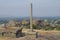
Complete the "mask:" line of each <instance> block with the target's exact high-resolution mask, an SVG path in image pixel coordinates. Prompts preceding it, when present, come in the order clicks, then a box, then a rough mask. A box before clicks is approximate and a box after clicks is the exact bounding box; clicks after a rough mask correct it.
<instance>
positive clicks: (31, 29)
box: [30, 3, 33, 32]
mask: <svg viewBox="0 0 60 40" xmlns="http://www.w3.org/2000/svg"><path fill="white" fill-rule="evenodd" d="M30 31H31V32H32V31H33V28H32V3H31V4H30Z"/></svg>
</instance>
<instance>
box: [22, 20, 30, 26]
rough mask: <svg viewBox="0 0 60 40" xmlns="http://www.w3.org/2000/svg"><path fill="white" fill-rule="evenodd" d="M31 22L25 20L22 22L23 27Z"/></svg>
mask: <svg viewBox="0 0 60 40" xmlns="http://www.w3.org/2000/svg"><path fill="white" fill-rule="evenodd" d="M29 23H30V22H29V21H28V20H26V19H24V20H23V21H22V25H27V24H29Z"/></svg>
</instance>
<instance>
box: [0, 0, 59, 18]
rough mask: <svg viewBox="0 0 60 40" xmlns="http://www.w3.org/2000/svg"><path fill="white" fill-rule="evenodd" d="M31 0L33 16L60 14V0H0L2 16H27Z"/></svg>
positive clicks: (0, 13) (0, 15) (0, 14)
mask: <svg viewBox="0 0 60 40" xmlns="http://www.w3.org/2000/svg"><path fill="white" fill-rule="evenodd" d="M30 2H32V4H33V16H36V17H46V16H60V0H0V17H27V16H29V11H30V10H29V9H30Z"/></svg>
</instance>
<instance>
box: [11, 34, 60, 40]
mask: <svg viewBox="0 0 60 40" xmlns="http://www.w3.org/2000/svg"><path fill="white" fill-rule="evenodd" d="M11 40H60V33H52V34H49V33H47V34H45V35H40V34H39V35H38V38H32V37H28V36H24V37H20V38H14V39H11Z"/></svg>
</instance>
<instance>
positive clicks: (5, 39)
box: [0, 29, 60, 40]
mask: <svg viewBox="0 0 60 40" xmlns="http://www.w3.org/2000/svg"><path fill="white" fill-rule="evenodd" d="M28 31H29V29H23V32H28ZM34 31H36V32H38V33H39V34H41V35H46V34H51V33H57V34H58V33H59V34H60V31H56V30H52V31H44V30H34ZM0 40H12V38H10V37H0Z"/></svg>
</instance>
